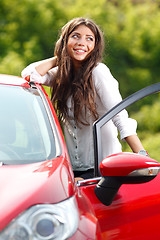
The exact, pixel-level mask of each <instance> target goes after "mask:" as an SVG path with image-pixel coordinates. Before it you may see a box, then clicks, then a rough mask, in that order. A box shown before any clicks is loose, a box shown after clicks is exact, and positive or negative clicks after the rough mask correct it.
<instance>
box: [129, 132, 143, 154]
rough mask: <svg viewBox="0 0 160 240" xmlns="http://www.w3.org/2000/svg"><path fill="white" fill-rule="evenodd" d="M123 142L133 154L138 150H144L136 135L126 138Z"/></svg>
mask: <svg viewBox="0 0 160 240" xmlns="http://www.w3.org/2000/svg"><path fill="white" fill-rule="evenodd" d="M125 140H126V142H127V143H128V145H129V146H130V148H131V149H132V151H133V152H134V153H138V152H139V151H140V150H143V149H144V147H143V145H142V143H141V141H140V140H139V138H138V136H137V135H132V136H128V137H126V138H125Z"/></svg>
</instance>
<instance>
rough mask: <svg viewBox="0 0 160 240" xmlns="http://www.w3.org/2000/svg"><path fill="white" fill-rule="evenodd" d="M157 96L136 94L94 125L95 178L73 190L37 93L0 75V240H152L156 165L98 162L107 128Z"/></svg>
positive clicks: (157, 204) (159, 216)
mask: <svg viewBox="0 0 160 240" xmlns="http://www.w3.org/2000/svg"><path fill="white" fill-rule="evenodd" d="M159 90H160V83H157V84H154V85H151V86H149V87H147V88H145V89H142V90H140V91H139V92H137V93H135V94H133V95H132V96H130V97H129V98H127V99H125V100H124V101H122V102H121V103H120V104H118V105H117V106H115V107H114V108H113V109H112V110H111V111H110V112H108V113H107V114H106V115H105V116H104V117H102V118H101V119H99V120H98V121H97V122H96V123H95V124H94V126H93V133H94V141H95V146H94V150H95V177H94V178H93V179H86V180H83V181H79V182H78V183H75V181H74V175H73V171H72V166H71V163H70V159H69V155H68V152H67V148H66V145H65V141H64V138H63V134H62V130H61V128H60V124H59V122H58V120H57V117H56V114H55V112H54V109H53V107H52V104H51V102H50V100H49V97H48V96H47V94H46V92H45V91H44V89H43V87H42V86H40V85H39V84H32V83H30V84H29V83H28V82H26V81H25V80H23V79H22V78H19V77H15V76H8V75H0V112H1V115H0V240H51V239H54V240H58V239H59V240H63V239H71V240H91V239H92V240H93V239H97V240H100V239H102V240H114V239H118V240H122V239H123V240H138V239H141V240H143V239H160V231H159V221H160V175H159V174H158V173H159V170H160V163H158V162H157V161H155V160H154V159H151V158H149V157H146V156H142V155H138V154H133V153H119V154H115V155H112V156H109V157H107V158H105V159H103V160H102V161H101V142H100V139H101V131H100V130H101V127H102V126H103V125H104V124H105V123H106V122H107V121H109V120H110V119H111V118H112V117H113V116H114V115H116V114H117V113H118V112H119V111H121V110H122V109H123V108H126V107H127V106H129V105H130V104H132V103H133V102H135V101H137V100H139V99H141V98H143V97H145V96H147V95H150V94H152V93H156V92H158V91H159ZM99 164H100V166H99Z"/></svg>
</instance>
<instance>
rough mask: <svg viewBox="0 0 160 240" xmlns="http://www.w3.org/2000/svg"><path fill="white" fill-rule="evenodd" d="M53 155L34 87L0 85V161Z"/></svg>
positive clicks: (47, 124) (53, 145) (48, 126)
mask: <svg viewBox="0 0 160 240" xmlns="http://www.w3.org/2000/svg"><path fill="white" fill-rule="evenodd" d="M55 157H56V140H55V137H54V134H53V129H52V127H51V124H50V121H49V118H48V115H47V112H46V110H45V107H44V104H43V101H42V99H41V97H40V95H39V93H38V91H37V90H36V89H30V88H23V87H18V86H9V85H0V162H2V163H3V164H13V165H15V164H26V163H34V162H39V161H44V160H47V159H52V158H55Z"/></svg>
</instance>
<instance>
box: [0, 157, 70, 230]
mask: <svg viewBox="0 0 160 240" xmlns="http://www.w3.org/2000/svg"><path fill="white" fill-rule="evenodd" d="M64 162H65V163H66V161H64V159H62V158H56V159H54V160H50V161H45V162H39V163H33V164H27V165H18V166H17V165H12V166H7V165H3V166H1V167H0V231H1V230H2V229H3V228H4V227H5V226H6V225H7V224H8V223H9V222H10V221H11V220H12V219H13V218H15V217H16V216H17V215H18V214H20V213H21V212H23V211H24V210H26V209H27V208H29V207H30V206H32V205H35V204H43V203H57V202H60V201H63V200H64V199H66V198H68V197H70V196H71V195H73V192H74V185H73V176H72V174H70V172H69V166H68V164H67V163H66V164H64Z"/></svg>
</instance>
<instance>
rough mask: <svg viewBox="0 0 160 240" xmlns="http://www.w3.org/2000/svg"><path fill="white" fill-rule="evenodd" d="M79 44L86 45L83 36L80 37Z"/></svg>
mask: <svg viewBox="0 0 160 240" xmlns="http://www.w3.org/2000/svg"><path fill="white" fill-rule="evenodd" d="M78 44H79V45H81V46H84V45H85V39H84V38H83V37H82V38H80V39H79V41H78Z"/></svg>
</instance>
